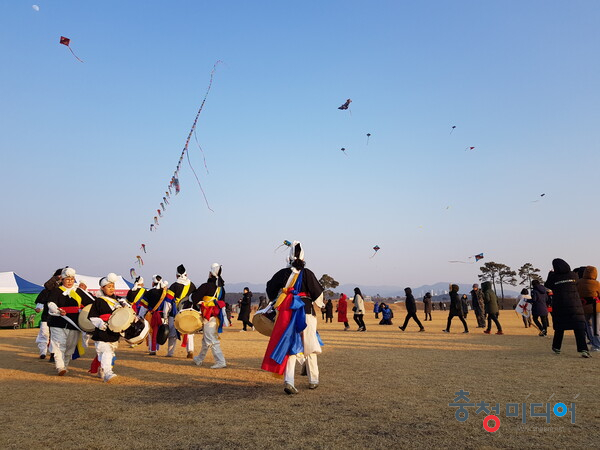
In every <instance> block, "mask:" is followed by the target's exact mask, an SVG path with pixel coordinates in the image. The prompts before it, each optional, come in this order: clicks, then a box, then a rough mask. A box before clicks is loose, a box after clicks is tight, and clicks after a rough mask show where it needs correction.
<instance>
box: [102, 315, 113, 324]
mask: <svg viewBox="0 0 600 450" xmlns="http://www.w3.org/2000/svg"><path fill="white" fill-rule="evenodd" d="M110 316H112V314H102V315H101V316H100V318H101V319H102V320H104V321H105V322H108V319H110Z"/></svg>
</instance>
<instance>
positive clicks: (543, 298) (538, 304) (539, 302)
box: [527, 280, 548, 336]
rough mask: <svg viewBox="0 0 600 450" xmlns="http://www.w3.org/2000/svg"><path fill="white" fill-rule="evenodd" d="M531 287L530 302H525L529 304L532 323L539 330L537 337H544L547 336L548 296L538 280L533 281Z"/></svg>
mask: <svg viewBox="0 0 600 450" xmlns="http://www.w3.org/2000/svg"><path fill="white" fill-rule="evenodd" d="M531 285H532V289H531V300H527V301H528V302H529V303H531V315H532V316H533V322H534V323H535V326H536V327H538V330H540V334H539V336H546V335H547V334H548V308H547V306H546V304H547V302H548V294H547V293H546V288H545V287H544V286H543V285H542V284H541V283H540V281H539V280H533V281H532V282H531Z"/></svg>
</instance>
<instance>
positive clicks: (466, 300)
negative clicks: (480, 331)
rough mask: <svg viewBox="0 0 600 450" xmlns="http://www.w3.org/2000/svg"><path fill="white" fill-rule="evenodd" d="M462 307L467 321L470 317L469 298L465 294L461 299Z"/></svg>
mask: <svg viewBox="0 0 600 450" xmlns="http://www.w3.org/2000/svg"><path fill="white" fill-rule="evenodd" d="M460 306H461V307H462V312H463V317H464V318H465V319H466V318H467V316H468V315H469V297H467V294H463V295H462V297H461V298H460Z"/></svg>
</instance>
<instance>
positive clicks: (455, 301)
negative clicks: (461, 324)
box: [450, 284, 464, 316]
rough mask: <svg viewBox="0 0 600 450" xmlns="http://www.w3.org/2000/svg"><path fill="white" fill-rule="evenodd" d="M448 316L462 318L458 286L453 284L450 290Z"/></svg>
mask: <svg viewBox="0 0 600 450" xmlns="http://www.w3.org/2000/svg"><path fill="white" fill-rule="evenodd" d="M450 314H452V315H454V316H463V315H464V314H463V309H462V302H461V300H460V297H459V296H458V286H457V285H456V284H453V285H452V286H451V288H450Z"/></svg>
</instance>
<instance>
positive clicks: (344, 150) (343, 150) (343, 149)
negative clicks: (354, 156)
mask: <svg viewBox="0 0 600 450" xmlns="http://www.w3.org/2000/svg"><path fill="white" fill-rule="evenodd" d="M340 150H341V151H342V152H343V153H344V155H346V156H348V153H346V149H345V148H344V147H342V148H340Z"/></svg>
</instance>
